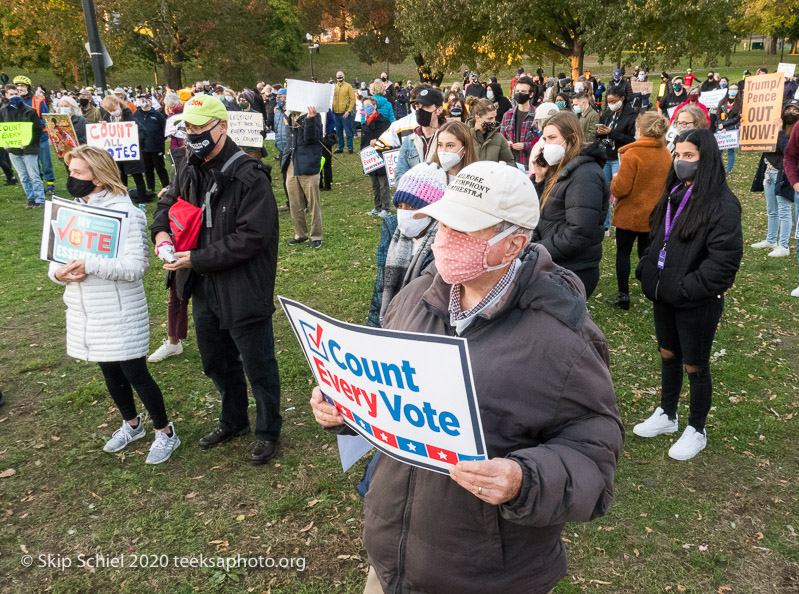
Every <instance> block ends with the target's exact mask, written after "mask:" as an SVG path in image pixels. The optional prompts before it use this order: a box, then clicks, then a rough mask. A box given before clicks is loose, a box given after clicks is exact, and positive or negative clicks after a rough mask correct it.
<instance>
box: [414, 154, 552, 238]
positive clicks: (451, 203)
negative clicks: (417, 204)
mask: <svg viewBox="0 0 799 594" xmlns="http://www.w3.org/2000/svg"><path fill="white" fill-rule="evenodd" d="M424 216H429V217H432V218H434V219H436V220H437V221H439V222H441V223H444V224H445V225H446V226H447V227H450V228H452V229H455V230H456V231H460V232H462V233H470V232H472V231H480V230H481V229H487V228H488V227H493V226H494V225H497V224H498V223H501V222H502V221H507V222H508V223H513V224H515V225H519V226H520V227H524V228H525V229H535V226H536V225H537V224H538V216H539V206H538V193H537V192H536V191H535V188H534V187H533V183H532V182H531V181H530V179H529V178H528V177H527V176H526V175H525V174H524V173H522V172H521V171H519V170H518V169H517V168H516V167H509V166H508V165H506V164H505V163H497V162H495V161H477V162H476V163H472V164H471V165H468V166H466V167H464V168H463V169H461V171H460V173H458V175H457V176H456V177H455V179H453V180H452V181H451V182H450V184H449V186H447V190H446V191H445V192H444V197H443V198H441V200H439V201H438V202H434V203H433V204H430V205H429V206H425V207H424V208H422V209H419V210H418V211H416V214H415V215H414V218H416V219H418V218H422V217H424Z"/></svg>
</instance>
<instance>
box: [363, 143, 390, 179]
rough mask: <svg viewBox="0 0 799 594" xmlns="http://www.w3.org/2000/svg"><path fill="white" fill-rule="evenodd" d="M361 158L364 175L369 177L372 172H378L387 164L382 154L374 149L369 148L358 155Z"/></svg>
mask: <svg viewBox="0 0 799 594" xmlns="http://www.w3.org/2000/svg"><path fill="white" fill-rule="evenodd" d="M358 154H359V155H360V156H361V164H362V165H363V174H364V175H368V174H369V173H371V172H372V171H377V170H378V169H380V168H381V167H385V165H386V164H385V162H384V161H383V157H381V156H380V153H378V152H377V150H375V148H374V147H371V146H367V147H366V148H365V149H363V150H361V152H360V153H358Z"/></svg>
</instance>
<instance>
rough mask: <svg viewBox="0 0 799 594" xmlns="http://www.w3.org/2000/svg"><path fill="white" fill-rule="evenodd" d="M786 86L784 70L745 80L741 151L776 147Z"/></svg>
mask: <svg viewBox="0 0 799 594" xmlns="http://www.w3.org/2000/svg"><path fill="white" fill-rule="evenodd" d="M784 86H785V77H784V75H783V74H782V72H775V73H773V74H761V75H760V76H750V77H749V78H747V79H746V85H745V86H744V99H743V110H742V111H741V129H740V135H739V137H738V142H739V146H740V149H741V150H742V151H757V152H773V151H775V150H776V149H777V136H779V132H780V127H781V124H780V122H779V118H780V113H781V110H782V91H783V87H784Z"/></svg>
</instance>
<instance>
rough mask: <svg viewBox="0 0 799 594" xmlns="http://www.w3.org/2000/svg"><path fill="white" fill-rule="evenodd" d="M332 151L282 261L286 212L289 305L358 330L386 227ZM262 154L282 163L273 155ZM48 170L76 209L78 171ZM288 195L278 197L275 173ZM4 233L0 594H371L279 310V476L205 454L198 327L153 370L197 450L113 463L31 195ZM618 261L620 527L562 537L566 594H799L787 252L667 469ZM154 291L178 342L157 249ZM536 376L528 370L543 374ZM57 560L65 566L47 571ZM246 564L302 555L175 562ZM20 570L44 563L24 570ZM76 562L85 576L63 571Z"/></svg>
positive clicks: (798, 305) (747, 294) (643, 352)
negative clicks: (702, 429)
mask: <svg viewBox="0 0 799 594" xmlns="http://www.w3.org/2000/svg"><path fill="white" fill-rule="evenodd" d="M269 148H270V151H272V148H271V146H270V147H269ZM337 157H338V158H337V159H336V161H335V163H334V166H333V169H334V186H333V187H334V190H333V192H330V193H324V194H322V202H323V216H324V229H325V236H324V247H323V248H322V249H320V250H311V249H310V248H308V247H307V244H304V245H301V246H299V247H297V248H288V247H287V246H286V245H285V241H286V240H287V239H289V238H290V237H291V236H292V234H291V224H290V221H289V217H288V213H287V212H282V213H280V226H281V228H280V239H281V247H280V254H279V263H278V277H277V287H276V292H277V293H278V294H281V295H285V296H288V297H291V298H294V299H297V300H299V301H301V302H303V303H306V304H308V305H309V306H311V307H314V308H317V309H319V310H321V311H322V312H325V313H327V314H330V315H332V316H335V317H337V318H339V319H343V320H348V321H354V322H363V321H364V320H365V318H366V313H367V310H368V304H369V299H370V297H371V292H372V284H373V281H374V275H375V247H376V244H377V241H378V238H379V233H380V226H379V219H375V218H372V217H368V216H365V215H364V214H363V213H364V212H366V211H367V210H369V209H370V208H371V205H372V197H371V188H370V183H369V181H368V180H367V179H366V178H364V176H363V175H361V173H360V170H359V163H358V161H357V160H356V159H357V155H356V156H349V155H346V154H345V155H342V156H337ZM756 157H757V156H756V155H749V154H745V155H741V156H740V158H739V160H738V162H737V163H736V169H735V172H734V175H733V177H732V185H733V188H734V190H735V191H736V194H737V195H738V197H739V198H740V200H741V202H742V204H743V212H744V239H745V241H746V244H747V245H748V244H750V243H753V242H755V241H759V240H761V239H763V238H764V237H765V225H766V217H765V207H764V200H763V197H762V195H753V194H750V193H749V191H748V190H749V185H750V182H751V177H752V174H753V172H754V169H755V166H756V163H757V158H756ZM266 161H267V162H269V163H274V161H273V159H272V156H271V155H270V157H268V158H267V159H266ZM55 169H56V174H57V178H58V179H57V190H58V193H59V194H61V195H65V191H64V183H65V174H64V169H63V167H61V166H60V165H59V164H58V163H56V167H55ZM278 175H279V174H278ZM274 186H275V188H276V195H277V201H278V204H282V203H283V202H284V200H285V198H284V196H283V194H282V189H281V187H280V182H279V178H278V181H277V182H276V183H275V184H274ZM148 210H149V211H150V215H152V206H150V207H149V209H148ZM0 218H1V220H2V224H0V308H1V309H2V312H3V321H2V325H0V388H2V390H3V391H4V393H5V394H6V398H7V401H8V403H7V405H6V406H5V407H4V408H3V409H0V477H4V478H0V542H2V543H4V546H3V547H1V548H0V590H2V591H3V592H19V593H28V592H44V591H47V592H58V593H67V592H69V593H83V592H150V591H155V590H158V591H168V592H177V593H188V592H272V593H287V594H288V593H290V594H295V593H310V592H360V591H361V590H362V588H363V583H364V579H365V572H366V569H367V566H368V562H367V559H366V553H365V551H364V549H363V544H362V541H361V530H362V507H361V502H360V500H359V499H358V498H357V497H356V495H355V485H356V484H357V482H358V479H359V478H360V475H361V470H362V468H363V463H359V464H357V465H356V466H355V467H354V468H353V469H352V470H351V471H350V472H348V473H346V474H343V473H342V472H341V467H340V464H339V462H338V456H337V451H336V446H335V440H334V439H333V438H332V437H331V436H329V435H327V434H325V432H324V431H322V430H321V429H320V428H319V427H318V426H317V425H316V423H315V422H314V421H313V417H312V414H311V412H310V408H309V406H308V404H307V401H308V398H309V394H310V389H311V377H312V376H311V373H310V370H309V369H308V367H307V365H306V363H305V360H304V358H303V357H302V355H301V353H300V350H299V347H298V345H297V343H296V340H295V338H294V336H293V334H292V333H291V330H290V328H289V326H288V323H287V321H286V318H285V316H284V315H283V313H282V312H278V313H276V314H275V335H276V341H277V344H276V350H277V353H278V361H279V364H280V373H281V383H282V387H283V398H282V410H283V412H284V433H283V436H282V445H281V451H280V455H279V457H278V458H277V459H276V460H275V461H274V462H273V463H270V464H269V465H267V466H265V467H258V468H255V467H252V466H250V464H249V463H248V462H247V458H248V456H249V452H250V448H251V438H240V439H238V440H236V441H234V442H231V443H230V444H227V445H225V446H223V447H220V448H216V449H213V450H210V451H202V450H200V449H199V448H198V447H197V446H196V441H197V439H198V438H199V437H201V436H202V435H203V434H204V433H205V432H207V431H208V430H209V429H210V428H212V427H213V426H214V424H215V418H216V415H217V413H218V411H219V404H220V402H219V395H218V393H217V392H216V390H215V389H214V387H213V385H212V383H211V382H210V381H209V380H208V379H207V378H205V376H204V375H203V374H202V372H201V365H200V358H199V355H198V353H197V350H196V344H195V341H194V338H193V330H192V329H191V328H190V331H189V339H188V340H187V341H186V345H185V347H186V348H185V351H184V354H183V355H182V356H179V357H175V358H171V359H168V360H166V361H164V362H161V363H158V364H153V365H151V366H150V369H151V371H152V373H153V375H154V377H155V378H156V380H157V381H158V382H159V384H160V386H161V387H162V389H163V391H164V394H165V399H166V403H167V411H168V413H169V415H170V417H171V418H172V419H174V420H175V422H176V427H177V431H178V432H179V435H180V437H181V439H182V441H183V445H182V446H181V447H180V449H179V450H178V451H177V452H176V453H175V454H174V456H173V457H172V459H171V460H170V461H169V462H167V463H165V464H163V465H161V466H157V467H150V466H145V464H144V458H145V455H146V452H147V448H148V447H149V442H150V437H148V438H147V439H145V440H143V441H140V442H137V443H136V444H135V445H133V446H132V447H130V448H129V449H128V450H127V451H125V452H124V453H120V454H116V455H110V454H106V453H104V452H103V451H102V449H101V448H102V445H103V443H104V441H105V439H106V438H107V436H109V435H110V434H111V432H113V431H114V430H115V429H116V428H117V427H118V425H119V423H120V418H119V413H118V412H117V411H116V410H115V408H114V407H113V404H112V402H111V400H110V398H109V396H108V394H107V392H106V389H105V386H104V383H103V381H102V376H101V374H100V372H99V369H98V367H97V365H96V364H91V363H85V362H78V361H75V360H72V359H70V358H69V357H68V356H67V355H66V353H65V337H64V334H65V329H64V306H63V302H62V301H61V295H62V291H63V289H62V288H61V287H59V286H57V285H55V284H54V283H52V282H50V281H49V280H48V279H47V275H46V271H47V265H46V263H45V262H42V261H40V260H39V258H38V248H39V241H40V232H41V221H42V212H41V211H40V210H25V209H24V196H23V193H22V190H21V188H20V187H19V186H17V187H13V188H6V187H0ZM604 247H605V256H604V260H603V268H602V278H601V281H600V285H599V287H598V289H597V292H596V294H595V295H594V297H593V298H592V299H591V300H590V302H589V309H590V311H591V314H592V316H593V317H594V319H595V320H596V322H597V324H598V325H599V327H600V328H601V329H602V330H603V332H604V333H605V334H606V336H607V338H608V341H609V345H610V349H611V365H612V375H613V378H614V382H615V386H616V392H617V397H618V402H619V407H620V410H621V414H622V419H623V421H624V424H625V428H626V430H627V441H626V444H625V449H624V452H623V455H622V457H621V460H620V463H619V467H618V473H617V477H616V501H615V503H614V505H613V506H612V507H611V509H610V511H609V513H608V515H607V516H606V517H604V518H601V519H599V520H597V521H595V522H593V523H590V524H570V525H568V526H567V529H566V530H565V532H564V534H563V538H564V540H565V542H566V546H567V548H568V551H569V558H570V560H569V573H568V575H567V577H565V578H564V579H563V580H562V582H561V583H560V584H559V585H558V587H557V588H556V590H555V592H556V593H558V594H567V593H569V594H571V593H576V592H582V591H592V592H593V591H597V592H606V593H649V592H666V591H668V592H694V593H709V592H718V593H719V594H723V593H725V592H732V593H764V594H765V593H769V594H771V593H784V592H799V543H798V542H797V530H799V521H798V520H797V518H799V491H797V487H796V485H797V479H799V473H798V472H797V471H798V470H799V465H798V461H799V425H798V424H797V423H799V396H798V395H797V390H796V384H797V380H799V339H797V333H796V329H797V322H799V300H797V299H794V298H791V297H790V296H789V292H790V291H791V290H792V289H793V288H794V287H795V286H796V285H797V261H796V257H795V251H794V245H793V242H792V246H791V247H792V255H791V257H790V258H780V259H775V258H768V257H766V254H765V253H764V252H762V251H755V250H751V249H749V248H747V249H746V251H745V255H744V259H743V263H742V267H741V270H740V273H739V275H738V278H737V281H736V283H735V286H734V287H733V288H732V290H731V291H730V292H729V294H728V297H727V307H726V312H725V315H724V318H723V322H722V324H721V327H720V329H719V332H718V334H717V337H716V343H715V345H714V348H713V352H714V353H716V354H715V355H714V358H713V362H712V369H713V373H714V403H713V404H714V406H713V408H712V410H711V413H710V418H709V420H708V421H709V424H708V436H709V445H708V448H707V449H706V450H705V451H704V452H702V453H701V454H700V455H699V456H697V457H696V458H695V459H694V460H692V461H689V462H682V463H680V462H675V461H673V460H671V459H670V458H668V456H667V450H668V447H669V445H670V443H672V442H673V440H674V437H671V436H662V437H659V438H655V439H651V440H643V439H641V438H638V437H635V436H634V435H633V434H632V432H631V429H632V426H633V425H634V424H635V423H636V422H639V421H640V420H642V419H643V418H645V417H647V416H648V415H649V414H650V412H651V411H652V410H653V408H654V407H655V406H656V405H657V403H658V397H659V385H660V381H659V361H658V356H657V353H656V345H655V341H654V337H653V334H654V329H653V323H652V306H651V303H650V302H648V301H647V300H646V299H645V298H644V297H643V296H642V295H641V293H640V289H639V288H638V287H637V285H636V284H634V286H633V293H632V307H631V309H630V311H629V312H622V311H619V310H616V309H613V308H611V307H610V306H607V305H606V304H605V299H606V298H607V297H608V296H611V295H612V294H615V290H616V288H615V277H614V268H613V262H614V245H613V240H612V238H610V239H607V240H606V241H605V246H604ZM145 284H146V289H147V294H148V300H149V306H150V321H151V347H152V349H154V348H155V347H156V346H157V345H158V344H160V341H161V339H162V338H164V337H165V336H166V329H165V322H166V307H165V305H166V299H167V293H166V291H165V289H164V272H163V270H162V269H161V266H160V265H159V262H158V261H157V260H156V259H155V258H154V256H153V257H152V260H151V268H150V270H149V272H148V273H147V276H146V278H145ZM242 298H246V296H242ZM534 366H535V362H531V367H532V369H531V373H536V372H537V371H540V370H536V369H535V367H534ZM684 389H685V390H687V381H686V383H685V386H684ZM684 401H685V398H684V399H683V405H681V408H680V415H681V417H682V419H683V423H684V420H685V419H686V418H687V406H686V405H685V404H684ZM149 430H150V428H149V427H148V431H149ZM48 554H49V555H52V557H51V561H52V563H56V562H58V561H59V560H60V561H62V567H60V568H59V567H52V566H51V567H40V566H39V565H40V564H41V563H42V560H41V558H40V556H41V555H44V556H46V555H48ZM122 554H125V555H126V563H127V564H128V565H127V566H126V567H124V568H113V567H100V568H94V569H89V568H85V567H84V568H81V567H78V563H79V558H78V555H84V556H85V557H91V558H92V559H94V556H95V555H100V556H101V557H102V556H109V557H116V556H119V555H122ZM239 554H240V555H243V556H259V555H260V556H271V557H272V558H275V559H280V558H284V557H285V558H297V559H298V558H302V559H303V560H304V566H303V568H302V570H300V568H299V567H298V566H297V565H296V563H299V561H295V566H294V568H283V569H281V568H272V569H268V568H251V569H247V570H241V569H238V570H231V571H226V570H225V569H218V568H205V569H201V568H180V567H175V561H174V559H173V558H174V557H175V556H177V557H189V556H194V557H199V555H204V556H206V557H214V556H225V557H226V556H231V555H233V556H235V555H239ZM24 555H31V556H32V557H33V560H34V566H33V567H23V566H22V565H21V560H22V558H23V556H24ZM132 555H147V556H148V557H147V561H148V562H149V563H150V564H152V565H154V567H130V563H132V559H133V557H132ZM162 555H165V556H167V558H166V560H165V559H164V558H163V557H161V556H162ZM150 556H154V557H150ZM85 557H84V558H85ZM44 559H45V560H46V557H45V558H44ZM65 559H70V560H71V561H72V566H71V567H63V560H65ZM163 563H166V565H167V566H166V567H162V564H163Z"/></svg>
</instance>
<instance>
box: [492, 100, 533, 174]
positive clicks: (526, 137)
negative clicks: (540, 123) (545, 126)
mask: <svg viewBox="0 0 799 594" xmlns="http://www.w3.org/2000/svg"><path fill="white" fill-rule="evenodd" d="M517 109H519V108H518V107H514V108H513V109H509V110H508V111H506V112H505V115H504V116H502V124H500V126H499V133H500V134H502V136H504V137H505V140H507V141H508V142H512V143H515V142H523V143H524V149H522V150H520V151H517V150H514V149H511V151H512V152H513V156H514V158H515V159H516V162H517V163H521V164H522V165H524V166H525V167H527V164H528V163H529V162H530V151H531V150H532V149H533V145H534V144H535V139H536V138H538V137H539V136H541V132H540V131H539V130H538V127H537V126H536V125H535V124H534V123H533V121H534V120H535V107H533V106H532V105H531V106H530V111H529V112H527V115H526V116H525V118H524V121H523V122H522V136H521V138H516V127H515V126H514V125H513V118H514V116H515V115H516V110H517Z"/></svg>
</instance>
